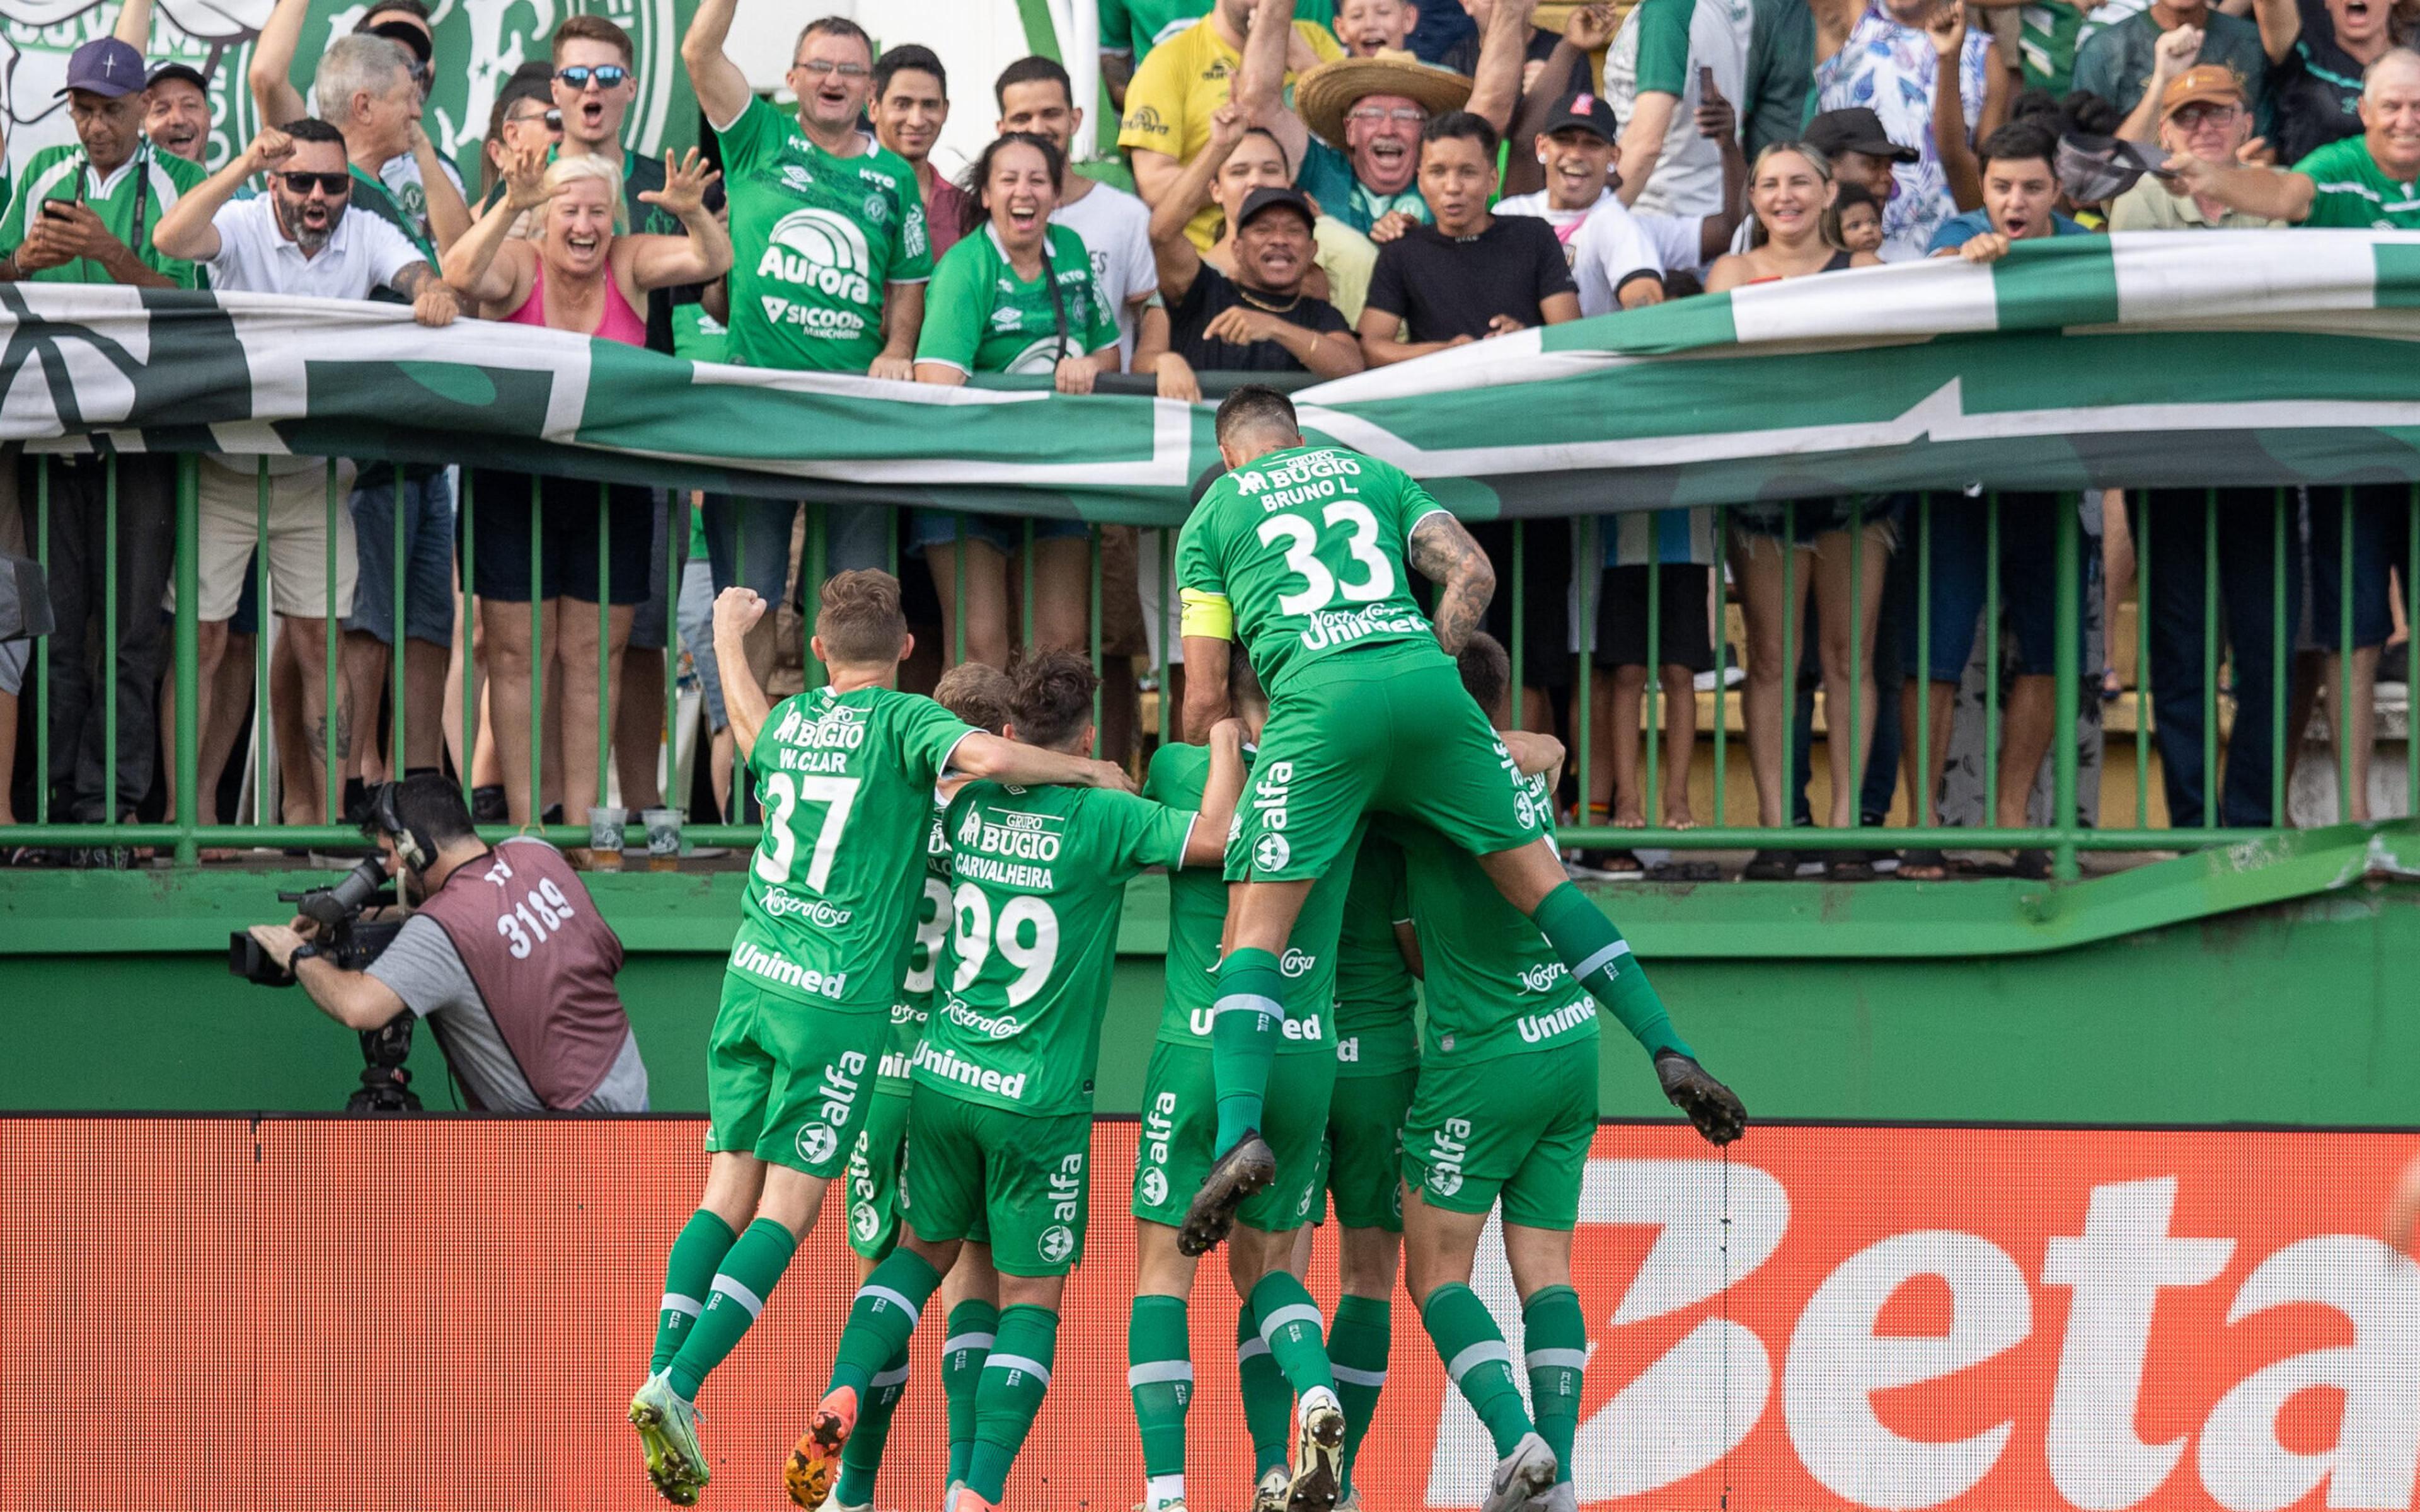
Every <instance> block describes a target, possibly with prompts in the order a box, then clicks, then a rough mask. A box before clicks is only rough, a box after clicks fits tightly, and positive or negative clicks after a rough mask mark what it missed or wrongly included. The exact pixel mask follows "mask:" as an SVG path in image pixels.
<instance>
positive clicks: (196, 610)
mask: <svg viewBox="0 0 2420 1512" xmlns="http://www.w3.org/2000/svg"><path fill="white" fill-rule="evenodd" d="M195 466H196V458H195V456H194V454H193V453H191V452H186V453H183V454H181V455H178V458H177V656H176V660H177V667H176V673H175V676H176V682H177V731H176V751H177V754H176V762H177V813H176V822H177V864H178V866H192V865H193V864H194V862H195V861H197V860H199V859H200V858H201V847H200V844H199V842H198V841H195V839H194V831H195V830H196V829H198V828H199V827H200V825H201V823H202V795H201V791H200V787H201V764H202V741H201V708H200V702H199V701H200V698H201V675H200V669H201V659H202V569H201V542H202V523H201V493H200V489H199V486H198V480H197V478H196V476H195V473H194V468H195ZM16 738H17V733H16V732H15V731H14V730H0V740H14V739H16Z"/></svg>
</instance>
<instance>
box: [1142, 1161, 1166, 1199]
mask: <svg viewBox="0 0 2420 1512" xmlns="http://www.w3.org/2000/svg"><path fill="white" fill-rule="evenodd" d="M1142 1199H1143V1201H1144V1202H1145V1203H1147V1204H1149V1205H1150V1206H1152V1207H1155V1208H1156V1207H1158V1206H1159V1205H1160V1204H1161V1203H1163V1202H1166V1201H1167V1200H1168V1173H1167V1172H1166V1171H1163V1170H1161V1169H1160V1168H1159V1167H1158V1166H1156V1165H1155V1166H1153V1167H1152V1168H1151V1169H1150V1170H1147V1171H1145V1172H1143V1173H1142Z"/></svg>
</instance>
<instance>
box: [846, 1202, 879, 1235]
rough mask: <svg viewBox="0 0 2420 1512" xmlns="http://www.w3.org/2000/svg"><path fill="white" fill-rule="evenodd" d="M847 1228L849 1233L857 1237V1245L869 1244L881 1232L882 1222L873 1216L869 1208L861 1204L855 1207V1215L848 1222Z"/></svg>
mask: <svg viewBox="0 0 2420 1512" xmlns="http://www.w3.org/2000/svg"><path fill="white" fill-rule="evenodd" d="M848 1227H849V1232H851V1233H853V1234H855V1235H856V1236H857V1242H859V1243H861V1244H871V1243H873V1242H874V1236H875V1235H876V1234H878V1233H880V1232H881V1231H882V1220H881V1219H879V1218H877V1217H876V1216H875V1215H874V1210H873V1209H872V1208H871V1207H868V1206H867V1205H866V1204H864V1203H862V1202H861V1203H859V1204H858V1205H857V1211H856V1213H855V1214H853V1215H852V1216H851V1217H850V1218H849V1220H848Z"/></svg>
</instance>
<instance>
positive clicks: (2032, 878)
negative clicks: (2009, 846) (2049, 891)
mask: <svg viewBox="0 0 2420 1512" xmlns="http://www.w3.org/2000/svg"><path fill="white" fill-rule="evenodd" d="M2050 871H2051V867H2050V852H2048V851H2046V850H2043V849H2041V848H2040V847H2039V846H2028V847H2027V848H2025V849H2024V850H2021V851H2019V852H2017V853H2016V856H2015V858H2014V859H2013V861H2012V862H2011V863H2010V865H2009V872H2010V873H2011V874H2012V875H2014V876H2016V877H2018V878H2020V879H2022V880H2024V881H2026V882H2048V881H2049V880H2050Z"/></svg>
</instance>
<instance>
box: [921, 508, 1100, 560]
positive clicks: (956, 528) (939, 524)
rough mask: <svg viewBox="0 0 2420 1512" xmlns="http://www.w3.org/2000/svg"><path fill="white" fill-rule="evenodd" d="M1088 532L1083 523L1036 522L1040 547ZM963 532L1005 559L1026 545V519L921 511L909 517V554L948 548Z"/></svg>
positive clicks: (1056, 520)
mask: <svg viewBox="0 0 2420 1512" xmlns="http://www.w3.org/2000/svg"><path fill="white" fill-rule="evenodd" d="M961 521H963V522H964V523H963V526H962V525H961V523H960V522H961ZM1085 529H1086V527H1085V524H1084V522H1083V521H1082V520H1080V519H1037V520H1035V521H1034V522H1033V539H1034V540H1035V541H1036V542H1037V543H1038V542H1042V541H1058V540H1063V539H1065V538H1066V537H1068V536H1071V535H1081V534H1083V533H1084V532H1085ZM962 531H963V533H964V537H965V539H967V540H969V541H980V542H982V543H983V544H984V545H985V546H988V547H990V548H992V549H993V550H995V551H997V552H999V553H1000V554H1001V556H1007V555H1008V554H1009V553H1011V552H1013V551H1015V550H1016V548H1018V547H1020V546H1023V545H1024V544H1025V522H1024V521H1023V520H1022V519H1016V518H1012V517H1008V516H1006V515H954V514H952V513H950V512H949V511H947V510H941V509H920V510H917V511H916V512H915V513H914V514H912V515H911V516H909V517H908V520H907V550H908V553H909V554H910V555H915V554H918V553H921V552H922V551H923V549H924V548H926V547H933V546H948V545H949V544H950V543H951V542H953V541H955V540H957V539H959V537H960V534H961V532H962Z"/></svg>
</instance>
